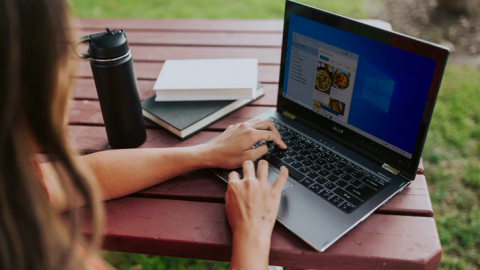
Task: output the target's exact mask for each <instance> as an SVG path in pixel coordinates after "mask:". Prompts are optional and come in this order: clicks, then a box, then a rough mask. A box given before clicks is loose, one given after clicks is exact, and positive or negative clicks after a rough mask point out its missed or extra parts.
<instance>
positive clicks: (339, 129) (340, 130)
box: [332, 126, 343, 133]
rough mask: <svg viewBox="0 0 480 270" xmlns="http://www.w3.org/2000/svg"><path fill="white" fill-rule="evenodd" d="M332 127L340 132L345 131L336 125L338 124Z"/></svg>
mask: <svg viewBox="0 0 480 270" xmlns="http://www.w3.org/2000/svg"><path fill="white" fill-rule="evenodd" d="M332 129H333V130H335V131H336V132H338V133H343V129H341V128H338V127H336V126H333V127H332Z"/></svg>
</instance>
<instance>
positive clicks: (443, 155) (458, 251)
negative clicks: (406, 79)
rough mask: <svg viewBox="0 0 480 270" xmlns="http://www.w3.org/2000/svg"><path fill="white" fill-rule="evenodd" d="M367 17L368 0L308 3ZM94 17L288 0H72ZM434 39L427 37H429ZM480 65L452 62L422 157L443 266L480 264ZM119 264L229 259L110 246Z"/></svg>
mask: <svg viewBox="0 0 480 270" xmlns="http://www.w3.org/2000/svg"><path fill="white" fill-rule="evenodd" d="M304 2H306V3H308V4H311V5H314V6H317V7H322V8H325V9H327V10H330V11H333V12H336V13H340V14H343V15H346V16H351V17H355V18H366V17H368V13H367V12H366V10H367V9H368V8H370V7H367V6H366V5H365V4H364V1H362V0H349V1H320V0H318V1H314V0H308V1H306V0H305V1H304ZM71 4H72V7H73V11H74V14H75V15H77V16H79V17H90V18H94V17H96V18H120V17H124V18H126V17H131V18H242V19H259V18H260V19H267V18H282V16H283V5H284V1H283V0H244V1H240V0H237V1H227V0H163V1H160V0H136V1H131V0H118V1H103V0H101V1H98V0H71ZM424 38H428V37H424ZM479 102H480V71H479V70H478V69H474V68H471V67H466V66H449V67H448V68H447V70H446V73H445V77H444V80H443V84H442V88H441V90H440V94H439V97H438V103H437V106H436V108H435V113H434V116H433V121H432V124H431V126H430V130H429V133H428V138H427V141H426V146H425V150H424V155H423V157H424V161H425V166H426V177H427V180H428V184H429V190H430V195H431V198H432V203H433V207H434V210H435V220H436V222H437V226H438V230H439V234H440V239H441V242H442V246H443V255H442V262H441V266H440V269H459V270H462V269H480V256H479V255H478V254H480V207H479V204H480V143H479V137H480V125H479V121H480V107H479V106H478V103H479ZM103 254H104V258H105V259H106V260H107V261H109V262H110V263H111V264H112V265H113V266H115V267H117V268H118V269H120V270H140V269H141V270H150V269H151V270H153V269H155V270H157V269H189V270H191V269H196V270H203V269H212V270H217V269H227V267H228V263H220V262H210V261H200V260H192V259H178V258H170V257H158V256H148V255H138V254H127V253H115V252H104V253H103Z"/></svg>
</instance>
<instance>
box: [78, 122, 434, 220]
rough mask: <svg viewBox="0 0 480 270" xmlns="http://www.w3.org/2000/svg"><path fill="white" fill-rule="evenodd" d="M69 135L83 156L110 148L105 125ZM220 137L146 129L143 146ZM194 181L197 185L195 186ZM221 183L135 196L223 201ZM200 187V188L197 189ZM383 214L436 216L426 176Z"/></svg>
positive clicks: (186, 182)
mask: <svg viewBox="0 0 480 270" xmlns="http://www.w3.org/2000/svg"><path fill="white" fill-rule="evenodd" d="M68 132H69V135H70V139H71V141H72V143H73V145H74V148H76V149H79V150H80V151H81V152H83V153H91V152H97V151H102V150H106V149H110V147H109V145H108V139H107V137H106V132H105V129H104V128H103V127H102V126H98V127H97V126H69V127H68ZM219 134H220V133H219V132H201V133H199V134H197V135H196V136H193V137H192V138H190V139H187V140H185V141H180V140H178V139H176V138H175V137H173V136H172V135H170V134H169V133H167V132H166V131H164V130H162V129H147V141H146V142H145V143H144V144H143V145H142V146H141V147H176V146H179V147H181V146H191V145H196V144H200V143H205V142H206V141H208V140H210V139H212V138H214V137H216V136H218V135H219ZM192 182H193V183H197V184H196V185H195V186H193V185H191V183H192ZM219 183H220V184H223V183H222V182H221V181H220V179H218V178H217V177H216V176H215V175H213V174H211V173H207V174H199V175H196V174H195V173H190V174H187V175H184V176H181V177H178V178H176V179H173V180H171V181H168V182H165V183H163V184H160V185H157V186H155V187H152V188H150V189H147V190H145V191H142V192H140V193H138V194H137V195H136V196H147V197H159V198H165V197H167V198H174V197H175V198H179V199H185V200H201V201H223V198H224V193H225V185H223V186H221V187H222V189H219ZM199 186H201V188H198V187H199ZM380 211H381V212H383V213H390V214H402V215H419V216H433V209H432V205H431V203H430V197H429V195H428V190H427V185H426V181H425V176H423V175H418V176H417V179H416V180H415V181H413V182H412V184H411V185H410V186H409V187H408V188H407V189H405V191H404V192H402V194H401V195H399V196H397V197H395V198H394V199H392V200H391V201H390V202H389V203H388V204H387V205H385V206H384V207H383V208H382V209H381V210H380Z"/></svg>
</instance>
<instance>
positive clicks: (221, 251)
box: [68, 19, 441, 269]
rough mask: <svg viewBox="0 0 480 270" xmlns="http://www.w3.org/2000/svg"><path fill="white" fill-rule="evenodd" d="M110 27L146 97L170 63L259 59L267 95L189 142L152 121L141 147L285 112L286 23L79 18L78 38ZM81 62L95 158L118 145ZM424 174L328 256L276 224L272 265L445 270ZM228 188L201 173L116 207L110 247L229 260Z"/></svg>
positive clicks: (78, 140) (83, 141)
mask: <svg viewBox="0 0 480 270" xmlns="http://www.w3.org/2000/svg"><path fill="white" fill-rule="evenodd" d="M105 26H108V27H110V28H111V29H117V28H119V29H123V30H125V31H126V33H127V36H128V40H129V44H130V48H131V51H132V54H133V58H134V62H135V69H136V73H137V77H138V86H139V91H140V97H141V99H142V100H144V99H146V98H148V97H150V96H152V95H153V94H154V92H153V91H152V89H153V85H154V83H155V79H156V78H157V76H158V73H159V72H160V70H161V68H162V65H163V62H164V61H165V60H167V59H190V58H242V57H249V58H251V57H254V58H257V59H258V62H259V80H260V82H261V83H263V84H264V85H265V96H264V97H262V98H260V99H258V100H256V101H255V102H253V103H252V104H251V105H249V106H246V107H244V108H242V109H240V110H238V111H236V112H234V113H232V114H231V115H229V116H227V117H225V118H223V119H222V120H220V121H218V122H217V123H214V124H212V125H211V126H209V127H208V128H207V129H206V130H205V131H202V132H200V133H199V134H197V135H195V136H193V137H191V138H189V139H187V140H185V141H180V140H179V139H177V138H175V137H174V136H172V135H171V134H169V133H168V132H166V131H165V130H163V129H161V128H160V127H158V126H156V125H154V124H153V123H152V122H149V121H148V120H146V126H147V141H146V142H145V144H144V145H142V146H141V147H181V146H189V145H196V144H201V143H205V142H207V141H208V140H210V139H212V138H214V137H216V136H218V135H219V134H220V133H221V132H222V131H223V130H225V129H226V128H227V127H228V126H229V125H231V124H235V123H239V122H242V121H246V120H248V119H250V118H252V117H255V116H256V115H258V114H260V113H262V112H265V111H267V110H271V109H273V108H275V106H276V100H277V89H278V79H279V70H280V67H279V65H280V53H281V40H282V29H283V21H282V20H136V19H108V20H107V19H78V20H76V22H75V28H76V31H77V35H78V36H83V35H87V34H91V33H95V32H103V31H104V27H105ZM78 62H79V63H78V69H77V74H76V85H75V88H74V95H73V102H72V104H71V108H70V110H69V114H70V125H69V127H68V132H69V136H70V138H71V141H72V143H73V145H74V147H75V148H76V149H79V150H80V151H81V152H82V153H83V154H89V153H93V152H97V151H102V150H107V149H109V148H110V147H109V145H108V141H107V136H106V132H105V129H104V127H103V125H104V124H103V119H102V114H101V111H100V105H99V102H98V98H97V93H96V89H95V85H94V81H93V77H92V73H91V69H90V66H89V62H88V61H80V60H78ZM159 166H161V164H159ZM423 172H424V170H423V165H422V164H420V167H419V170H418V174H417V176H416V179H415V181H413V183H412V184H411V185H410V186H409V187H408V188H406V189H405V190H404V191H403V192H401V193H400V194H399V195H397V196H396V197H394V198H393V199H392V200H391V201H390V202H389V203H387V204H386V205H385V206H383V207H381V208H380V209H379V210H378V211H376V212H375V213H374V214H373V215H372V216H371V217H369V218H368V219H367V220H365V221H364V222H363V223H361V224H360V225H359V226H358V227H356V228H355V229H353V230H352V231H351V232H349V233H348V234H346V235H345V236H344V237H342V238H341V239H340V240H339V241H338V242H337V243H335V244H334V245H332V246H331V247H330V248H329V249H328V250H327V251H326V252H324V253H319V252H317V251H315V250H314V249H313V248H312V247H310V246H309V245H307V244H306V243H305V242H303V241H302V240H301V239H300V238H298V237H297V236H296V235H295V234H293V233H292V232H290V231H289V230H288V229H286V228H285V227H283V226H282V225H280V224H278V223H277V224H276V226H275V229H274V232H273V236H272V245H271V252H270V264H271V265H279V266H284V267H289V268H309V269H434V268H436V267H437V266H438V265H439V262H440V257H441V245H440V241H439V236H438V232H437V228H436V225H435V221H434V219H433V209H432V205H431V202H430V196H429V193H428V188H427V183H426V179H425V176H424V174H423ZM132 181H135V179H132ZM226 188H227V185H226V184H225V183H224V182H223V181H221V180H220V179H219V178H217V177H216V176H215V175H214V174H213V173H211V172H210V171H208V170H199V171H193V172H189V173H186V174H184V175H181V176H179V177H176V178H174V179H172V180H169V181H167V182H165V183H162V184H159V185H157V186H154V187H151V188H149V189H146V190H143V191H141V192H138V193H135V194H132V195H130V196H127V197H124V198H120V199H116V200H112V201H108V202H106V203H105V205H106V216H107V225H106V232H105V235H104V244H103V249H105V250H110V251H120V252H131V253H143V254H152V255H161V256H174V257H185V258H187V257H188V258H196V259H206V260H218V261H229V259H230V255H231V241H232V233H231V230H230V227H229V224H228V221H227V218H226V215H225V210H224V193H225V191H226ZM326 218H327V217H326ZM321 229H322V228H318V230H321Z"/></svg>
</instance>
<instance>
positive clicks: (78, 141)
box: [67, 125, 220, 153]
mask: <svg viewBox="0 0 480 270" xmlns="http://www.w3.org/2000/svg"><path fill="white" fill-rule="evenodd" d="M67 132H68V136H69V139H70V143H71V144H72V146H73V148H74V149H77V150H78V151H79V152H81V153H92V152H98V151H103V150H107V149H110V146H109V145H108V139H107V133H106V131H105V128H104V127H96V126H81V125H80V126H74V125H70V126H68V128H67ZM218 135H220V132H200V133H198V134H197V135H195V136H193V137H191V138H189V139H186V140H185V141H181V140H179V139H177V138H176V137H174V136H173V135H171V134H170V133H168V132H167V131H164V130H163V129H147V140H146V142H145V143H144V144H143V145H142V146H140V148H162V147H182V146H191V145H197V144H200V143H205V142H207V141H208V140H210V139H212V138H214V137H216V136H218Z"/></svg>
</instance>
